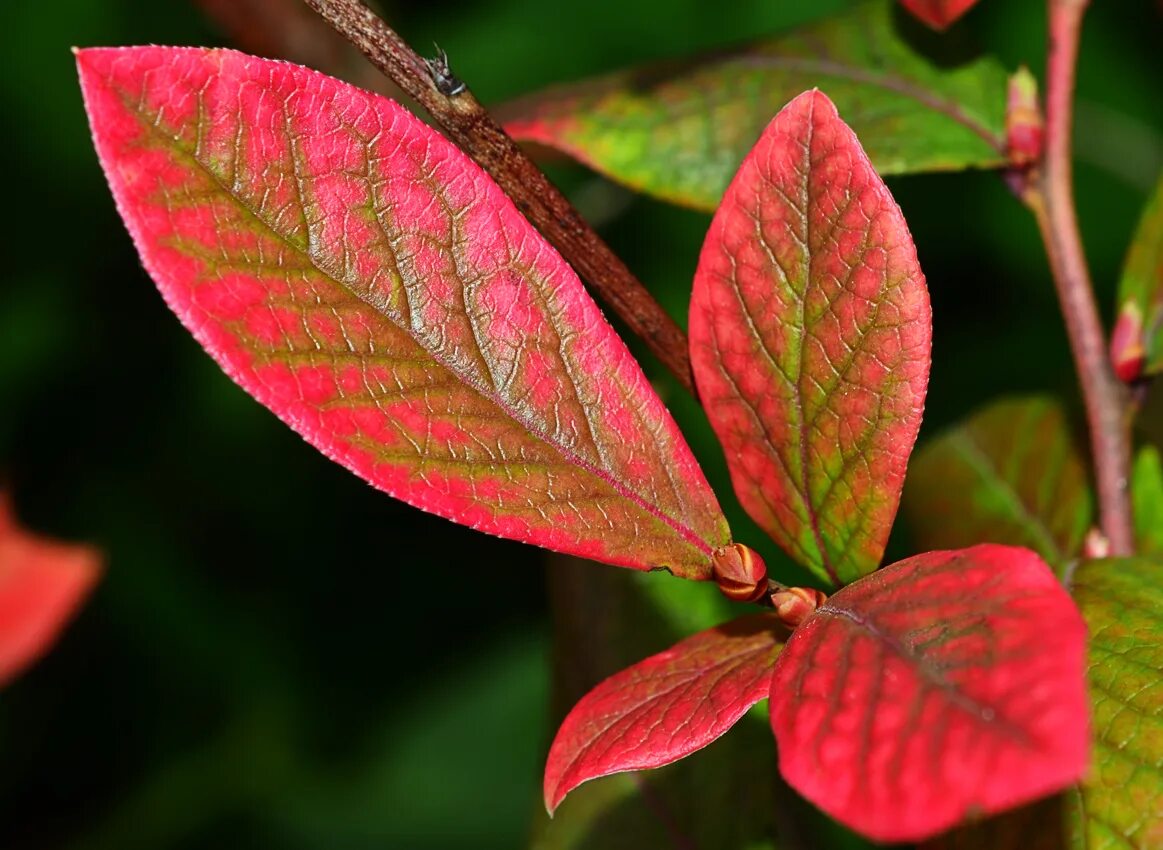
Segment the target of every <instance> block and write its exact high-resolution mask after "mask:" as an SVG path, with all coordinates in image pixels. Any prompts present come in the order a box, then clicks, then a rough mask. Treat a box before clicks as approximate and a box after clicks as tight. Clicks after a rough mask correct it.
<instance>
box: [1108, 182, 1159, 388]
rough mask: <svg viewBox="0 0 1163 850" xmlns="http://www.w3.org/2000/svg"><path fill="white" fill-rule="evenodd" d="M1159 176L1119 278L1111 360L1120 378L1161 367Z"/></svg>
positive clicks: (1137, 375) (1145, 372)
mask: <svg viewBox="0 0 1163 850" xmlns="http://www.w3.org/2000/svg"><path fill="white" fill-rule="evenodd" d="M1161 330H1163V176H1161V177H1160V178H1159V182H1158V183H1157V184H1156V185H1155V191H1154V192H1153V193H1152V195H1151V198H1150V200H1149V201H1148V202H1147V208H1146V209H1145V210H1144V211H1143V217H1142V219H1141V220H1140V221H1139V226H1138V228H1137V229H1136V231H1135V236H1134V238H1133V239H1132V241H1131V247H1130V249H1129V250H1128V252H1127V259H1126V261H1125V262H1124V264H1123V275H1122V278H1120V280H1119V297H1118V318H1117V319H1116V320H1115V327H1114V330H1113V332H1112V333H1111V361H1112V363H1113V364H1114V368H1115V372H1117V373H1118V376H1119V377H1120V378H1122V379H1123V380H1124V381H1128V382H1130V381H1134V380H1137V379H1138V378H1140V377H1142V376H1143V375H1153V374H1155V373H1156V372H1159V371H1161V370H1163V333H1161V332H1160V331H1161Z"/></svg>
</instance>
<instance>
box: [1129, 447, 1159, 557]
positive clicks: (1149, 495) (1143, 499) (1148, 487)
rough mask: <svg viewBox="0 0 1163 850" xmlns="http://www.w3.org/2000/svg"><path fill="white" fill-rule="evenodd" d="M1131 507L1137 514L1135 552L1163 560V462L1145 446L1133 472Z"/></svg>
mask: <svg viewBox="0 0 1163 850" xmlns="http://www.w3.org/2000/svg"><path fill="white" fill-rule="evenodd" d="M1131 505H1132V507H1133V509H1134V514H1135V550H1136V551H1137V552H1138V554H1140V555H1147V556H1150V557H1163V462H1161V461H1160V458H1159V450H1158V449H1157V448H1155V447H1154V446H1143V448H1141V449H1139V453H1138V454H1137V455H1135V465H1134V467H1132V469H1131Z"/></svg>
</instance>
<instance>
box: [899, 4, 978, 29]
mask: <svg viewBox="0 0 1163 850" xmlns="http://www.w3.org/2000/svg"><path fill="white" fill-rule="evenodd" d="M901 5H902V6H904V7H905V8H906V9H908V10H909V11H910V12H912V13H913V15H914V16H915V17H916V18H918V19H920V20H922V21H924V22H925V23H926V24H928V25H929V26H930V27H932V28H933V29H935V30H945V29H948V28H949V27H950V26H952V25H953V22H954V21H956V20H957V19H958V18H960V17H961V16H962V15H964V14H965V13H966V12H968V11H969V10H970V9H972V8H973V7H974V6H976V5H977V0H901Z"/></svg>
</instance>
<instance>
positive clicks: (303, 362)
mask: <svg viewBox="0 0 1163 850" xmlns="http://www.w3.org/2000/svg"><path fill="white" fill-rule="evenodd" d="M77 62H78V66H79V68H80V74H81V81H82V87H83V90H84V95H85V103H86V107H87V109H88V111H89V117H90V121H91V123H92V126H93V134H94V138H95V141H96V145H97V150H98V153H99V155H100V158H101V162H102V165H103V166H104V168H105V172H106V175H107V176H108V178H109V183H110V186H111V187H112V189H113V194H114V196H115V198H116V200H117V204H118V208H119V210H120V211H121V214H122V216H123V218H124V219H125V221H126V224H127V225H128V227H129V231H130V233H131V234H132V236H133V239H134V242H135V243H136V245H137V248H138V250H139V252H140V253H141V256H142V260H143V262H144V263H145V266H146V268H147V270H148V271H149V272H150V274H151V276H152V277H153V278H154V280H155V281H156V282H157V284H158V286H159V287H160V288H161V291H162V294H163V295H164V296H165V298H166V301H167V302H168V303H169V305H170V306H171V307H172V308H173V309H174V311H175V312H176V313H177V314H178V316H179V318H181V320H182V322H183V323H184V324H185V325H186V327H187V328H189V329H190V331H191V332H192V333H193V334H194V336H195V337H197V339H198V341H199V342H201V343H202V345H203V346H204V347H205V348H206V349H207V351H209V352H210V354H211V355H212V356H213V357H214V359H215V360H217V361H218V363H219V365H221V366H222V368H223V369H224V370H225V371H226V372H227V373H228V374H229V375H230V376H231V377H232V378H233V379H234V380H235V381H237V382H238V383H239V384H240V385H242V387H244V388H245V389H246V390H247V391H248V392H249V393H251V394H252V395H253V396H254V397H255V398H257V399H258V400H259V401H260V402H262V403H263V404H265V405H266V406H267V407H269V408H270V409H271V410H273V411H274V412H275V413H276V414H277V415H278V416H279V417H280V418H281V419H283V420H284V421H285V422H287V423H288V424H289V425H290V426H291V427H292V428H294V429H295V430H296V431H298V432H299V433H300V434H302V435H303V436H304V437H305V438H306V439H307V440H308V441H309V442H310V443H312V444H313V445H314V446H316V447H317V448H318V449H320V450H321V451H323V452H324V453H325V454H326V455H328V456H329V457H331V458H333V459H334V460H336V461H338V462H339V463H341V464H343V465H344V466H346V467H348V468H349V469H351V470H352V471H354V472H356V473H357V474H358V475H360V476H361V477H363V478H365V479H366V480H367V481H369V482H371V483H372V484H373V485H375V486H376V487H379V488H380V489H382V490H384V491H386V492H388V493H390V494H392V495H393V496H396V497H398V498H400V499H403V500H405V501H407V502H409V503H411V504H413V505H416V506H418V507H420V508H423V509H425V510H428V511H432V512H434V513H437V514H440V515H441V516H445V517H448V518H449V519H452V520H455V521H457V522H460V523H463V524H465V525H469V526H471V527H473V528H477V529H480V530H482V531H487V532H490V533H493V534H498V535H501V536H504V537H509V538H513V539H516V540H521V541H525V542H530V543H536V544H539V545H542V546H546V547H548V548H551V549H557V550H560V551H563V552H569V553H572V554H577V555H581V556H584V557H590V558H595V559H598V560H603V561H608V562H610V563H614V564H619V565H623V566H629V567H635V568H640V569H646V568H653V567H659V566H665V567H668V568H669V569H671V570H672V571H673V572H675V573H676V574H678V575H681V576H684V577H688V578H705V577H707V576H708V575H709V572H710V553H711V552H712V551H713V550H714V549H715V548H716V547H718V546H721V545H723V544H725V543H726V542H727V540H728V532H727V528H726V523H725V520H724V519H723V517H722V514H721V513H720V511H719V507H718V504H717V503H716V501H715V497H714V495H713V494H712V492H711V491H710V489H709V487H708V486H707V483H706V481H705V479H704V478H703V474H702V472H701V471H700V469H699V468H698V465H697V463H696V462H695V460H694V457H693V456H692V455H691V453H690V450H689V448H688V447H687V445H686V443H685V442H684V440H683V438H682V435H681V434H680V433H679V431H678V428H677V426H676V425H675V423H674V421H673V420H672V419H671V417H670V415H669V413H668V412H667V411H666V409H665V407H664V406H663V404H662V402H661V401H660V400H659V399H658V397H657V396H656V395H655V393H654V392H653V390H652V389H651V388H650V385H649V383H648V381H647V379H646V377H645V376H644V375H643V374H642V371H641V370H640V369H639V367H638V365H637V364H636V363H635V362H634V360H633V358H632V357H631V355H630V353H629V351H628V350H627V349H626V347H625V345H624V344H623V343H622V342H621V340H620V339H619V338H618V336H617V335H616V334H615V333H614V331H613V330H612V329H611V327H610V326H609V324H608V323H607V322H606V321H605V319H604V318H603V317H602V315H601V313H600V311H599V310H598V308H597V307H596V306H595V305H594V303H593V301H592V300H591V299H590V298H589V296H588V295H587V294H586V293H585V291H584V289H583V288H582V285H581V283H580V281H579V280H578V278H577V276H576V275H575V274H574V273H573V272H572V271H571V270H570V268H569V267H568V266H567V265H566V263H565V262H564V261H563V260H562V259H561V257H560V256H559V255H558V254H557V253H556V252H555V251H554V250H553V249H552V248H551V247H550V246H549V245H548V243H546V242H545V241H544V240H543V239H542V238H541V237H540V236H539V235H538V234H537V232H536V231H535V230H533V228H532V227H531V226H530V225H529V224H528V222H526V221H525V219H523V218H522V217H521V215H520V214H519V213H518V212H517V210H516V208H515V207H514V206H513V204H512V203H511V202H510V201H509V199H508V198H507V197H506V196H505V195H504V193H503V192H502V191H501V189H500V188H499V187H498V186H497V185H496V184H495V183H493V182H492V180H491V179H489V178H488V176H487V175H486V174H485V173H484V172H483V171H481V169H480V168H478V167H477V166H476V165H475V164H474V163H472V162H471V161H470V160H469V159H468V158H467V157H466V156H465V155H464V154H462V153H461V152H460V151H458V150H457V149H456V148H455V147H453V146H452V145H451V144H450V143H448V142H447V141H446V140H445V139H444V138H443V137H442V136H440V135H439V134H437V133H436V132H435V131H433V130H432V129H430V128H428V127H426V126H425V125H424V124H422V123H421V122H420V121H418V120H416V119H415V118H414V117H413V116H411V115H410V114H409V113H407V112H406V111H405V110H404V109H402V108H401V107H400V106H399V105H398V104H395V103H393V102H392V101H389V100H387V99H385V98H383V97H379V96H377V95H373V94H370V93H368V92H364V91H361V90H359V89H356V88H353V87H351V86H348V85H346V84H344V83H341V82H339V81H337V80H334V79H331V78H329V77H325V76H323V75H321V74H318V73H315V72H313V71H310V70H308V69H306V68H300V67H296V66H293V65H289V64H286V63H281V62H273V61H268V60H263V59H256V58H253V57H248V56H245V55H243V54H239V53H235V52H233V51H226V50H205V49H182V48H162V47H135V48H123V49H93V50H84V51H80V52H79V53H78V56H77Z"/></svg>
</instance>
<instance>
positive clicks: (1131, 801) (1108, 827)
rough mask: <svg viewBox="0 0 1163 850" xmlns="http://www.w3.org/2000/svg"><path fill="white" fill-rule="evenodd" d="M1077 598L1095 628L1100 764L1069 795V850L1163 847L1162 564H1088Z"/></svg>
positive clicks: (1077, 580)
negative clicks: (1079, 849) (1074, 848)
mask: <svg viewBox="0 0 1163 850" xmlns="http://www.w3.org/2000/svg"><path fill="white" fill-rule="evenodd" d="M1074 599H1075V601H1077V603H1078V605H1079V607H1080V608H1081V609H1082V613H1083V616H1084V617H1085V618H1086V624H1087V626H1088V627H1089V629H1090V643H1089V668H1090V669H1089V679H1090V695H1091V700H1092V706H1093V711H1094V733H1095V750H1094V764H1093V765H1092V767H1091V770H1090V772H1089V774H1088V775H1087V777H1086V779H1085V780H1084V781H1083V782H1082V783H1081V785H1080V786H1079V787H1078V788H1077V789H1072V790H1071V791H1070V792H1069V793H1068V794H1067V799H1066V811H1067V815H1068V825H1069V827H1070V830H1071V835H1070V838H1071V841H1072V844H1071V846H1072V847H1076V848H1086V850H1149V848H1158V847H1163V680H1161V679H1160V671H1163V562H1160V561H1158V560H1149V559H1146V558H1126V559H1111V560H1107V561H1092V562H1090V563H1088V564H1084V565H1083V566H1082V567H1080V568H1079V569H1078V571H1077V572H1076V573H1075V574H1074Z"/></svg>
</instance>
